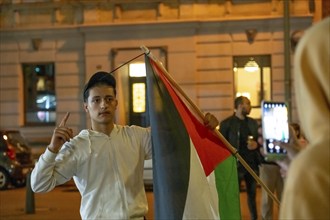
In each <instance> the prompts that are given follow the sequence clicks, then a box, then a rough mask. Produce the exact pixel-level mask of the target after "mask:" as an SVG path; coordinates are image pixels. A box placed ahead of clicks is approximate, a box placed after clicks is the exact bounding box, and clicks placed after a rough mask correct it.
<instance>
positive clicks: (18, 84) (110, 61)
mask: <svg viewBox="0 0 330 220" xmlns="http://www.w3.org/2000/svg"><path fill="white" fill-rule="evenodd" d="M0 4H1V11H0V13H1V14H0V19H1V20H0V22H1V23H0V25H1V32H0V128H1V129H18V130H20V131H21V132H22V134H23V135H24V136H26V137H27V139H28V140H29V141H30V142H31V143H34V144H44V143H47V142H48V141H49V138H50V136H51V134H52V131H53V128H54V126H55V124H58V123H59V121H60V119H61V118H62V117H63V116H64V114H65V113H66V112H68V111H69V112H71V116H70V118H69V121H68V126H70V127H72V128H73V130H74V132H75V133H76V132H78V131H79V130H80V129H83V128H86V127H88V126H89V124H88V123H89V122H88V121H89V120H88V119H87V118H86V114H85V112H84V110H83V107H82V106H83V104H82V89H83V86H84V84H85V82H86V81H87V80H88V78H89V77H90V76H91V75H92V74H93V73H95V72H96V71H100V70H103V71H111V70H113V69H115V68H116V67H118V66H120V65H121V64H122V63H125V62H126V61H128V60H130V59H132V58H133V57H135V56H137V55H139V54H141V53H142V50H140V46H141V45H145V46H147V47H148V48H151V51H152V52H153V53H154V54H155V55H156V56H158V57H159V58H160V59H161V60H162V61H163V62H164V65H165V66H166V68H167V70H168V72H169V73H170V74H171V75H172V76H173V78H174V79H175V80H176V81H177V83H178V84H179V85H180V87H181V88H182V89H183V90H184V91H185V92H186V93H187V95H188V96H189V97H190V98H191V99H192V100H193V102H194V103H195V104H196V105H197V106H198V107H200V109H201V110H202V111H203V112H211V113H213V114H215V115H216V116H217V117H218V119H219V120H222V119H224V118H225V117H227V116H229V115H231V114H232V112H233V101H234V98H235V96H236V93H237V91H236V87H235V83H236V81H235V74H234V71H233V68H234V67H235V63H234V59H233V58H234V57H241V56H242V57H244V56H252V57H253V56H264V55H266V56H269V57H270V66H269V67H270V70H271V76H270V80H271V85H270V87H269V88H270V89H271V91H268V92H269V94H270V98H271V99H272V100H275V101H288V100H289V101H290V102H291V100H294V94H293V92H291V87H290V88H289V90H290V91H288V88H286V85H287V84H288V83H289V85H290V84H291V81H292V80H294V79H292V77H291V74H290V72H291V71H290V69H291V63H290V60H291V58H292V56H293V55H292V53H291V52H290V51H288V47H289V46H290V45H289V44H288V41H289V40H290V39H289V38H288V35H289V37H290V35H291V33H293V32H294V31H301V30H305V29H306V28H308V27H310V26H311V25H312V24H313V22H315V21H317V20H320V19H321V17H322V15H321V14H322V1H309V0H300V1H294V0H292V1H288V3H286V2H285V1H281V0H218V1H216V0H165V1H156V0H138V1H133V0H108V1H101V0H84V1H70V0H48V1H47V0H12V1H8V0H7V1H6V0H2V1H0ZM286 13H287V14H286ZM288 52H289V53H288ZM288 56H289V58H288ZM137 61H143V57H140V58H138V59H137ZM286 62H287V63H286ZM37 64H41V65H44V64H50V65H52V68H53V75H52V77H53V78H52V79H53V84H52V85H53V87H52V88H53V92H54V95H55V96H56V101H55V104H54V105H56V108H55V109H53V110H54V112H55V116H54V121H53V123H41V124H40V123H39V124H38V123H36V124H34V123H29V120H28V119H29V114H27V111H28V108H29V105H28V104H29V103H28V102H29V99H28V98H27V97H28V96H29V95H31V94H30V92H31V91H30V90H29V89H27V86H26V84H27V81H29V80H30V81H31V79H29V76H28V75H24V71H25V69H24V65H27V66H28V67H31V66H33V65H37ZM286 65H289V68H287V67H286ZM126 70H127V68H126V67H124V68H121V69H120V70H118V71H116V72H114V74H115V76H116V78H117V80H118V82H119V83H118V91H119V97H118V98H119V102H120V103H121V104H120V106H119V107H118V108H119V109H118V112H117V116H116V117H117V118H116V122H117V123H129V114H130V113H129V112H128V111H127V106H128V105H130V103H128V102H129V99H126V98H125V97H126V95H125V94H127V91H128V90H129V88H128V78H129V76H128V75H127V71H126ZM40 83H41V84H40V85H41V86H42V85H43V84H44V81H42V82H40ZM36 84H37V85H38V82H37V83H36ZM251 86H254V85H251ZM256 89H257V88H256ZM288 93H289V95H288ZM256 109H257V108H256ZM290 111H291V114H292V117H291V120H292V121H298V117H297V115H296V110H295V104H294V101H292V108H291V110H290ZM38 116H39V115H38ZM43 117H44V116H43ZM255 117H256V118H258V117H260V114H259V116H258V112H256V113H255Z"/></svg>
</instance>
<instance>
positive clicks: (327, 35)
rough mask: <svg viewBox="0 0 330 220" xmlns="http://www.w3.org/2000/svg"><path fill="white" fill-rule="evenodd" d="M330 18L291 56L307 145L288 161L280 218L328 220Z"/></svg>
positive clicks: (313, 29)
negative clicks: (289, 162) (293, 62)
mask: <svg viewBox="0 0 330 220" xmlns="http://www.w3.org/2000/svg"><path fill="white" fill-rule="evenodd" d="M329 51H330V17H328V18H327V19H325V20H323V21H321V22H319V23H317V24H315V25H314V26H313V27H311V28H310V29H309V30H307V31H306V32H305V33H304V36H303V38H302V39H301V40H300V41H299V43H298V47H297V51H296V54H295V65H294V69H295V71H294V82H295V94H296V96H297V97H296V104H297V109H298V114H299V118H300V123H301V127H302V129H303V130H304V131H305V134H306V137H307V140H308V142H309V144H308V145H307V146H306V148H305V149H304V150H302V152H301V153H299V154H298V156H297V157H296V158H295V159H294V160H293V161H292V163H291V165H290V168H289V171H288V176H287V182H286V183H285V187H284V193H283V198H282V202H281V207H280V219H329V217H330V202H329V201H330V169H329V166H330V154H329V151H330V138H329V137H330V129H329V127H330V118H329V117H330V110H329V108H330V77H329V75H330V68H329V62H330V52H329Z"/></svg>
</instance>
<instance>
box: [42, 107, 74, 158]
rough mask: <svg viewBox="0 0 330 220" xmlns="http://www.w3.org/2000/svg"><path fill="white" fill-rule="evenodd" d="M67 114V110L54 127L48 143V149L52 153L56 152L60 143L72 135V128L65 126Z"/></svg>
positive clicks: (68, 139)
mask: <svg viewBox="0 0 330 220" xmlns="http://www.w3.org/2000/svg"><path fill="white" fill-rule="evenodd" d="M69 116H70V113H69V112H67V113H66V115H65V116H64V118H63V119H62V121H61V123H60V124H59V126H58V127H56V128H55V129H54V132H53V136H52V139H51V141H50V144H49V145H48V149H49V150H50V151H51V152H53V153H58V151H59V150H60V148H61V147H62V145H63V144H64V143H65V142H67V141H70V138H72V137H73V131H72V129H71V128H68V127H66V126H65V125H66V121H67V120H68V118H69Z"/></svg>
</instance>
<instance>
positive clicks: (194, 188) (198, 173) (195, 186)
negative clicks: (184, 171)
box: [178, 139, 220, 220]
mask: <svg viewBox="0 0 330 220" xmlns="http://www.w3.org/2000/svg"><path fill="white" fill-rule="evenodd" d="M178 187H179V186H178ZM218 203H219V201H218V193H217V189H216V184H215V177H214V172H213V173H212V174H210V175H209V177H206V176H205V172H204V170H203V168H202V164H201V162H200V159H199V157H198V154H197V151H196V149H195V146H194V144H193V143H192V141H191V139H190V176H189V185H188V192H187V200H186V205H185V210H184V214H183V219H190V220H191V219H220V217H219V206H218Z"/></svg>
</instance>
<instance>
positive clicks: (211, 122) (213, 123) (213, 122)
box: [204, 112, 219, 130]
mask: <svg viewBox="0 0 330 220" xmlns="http://www.w3.org/2000/svg"><path fill="white" fill-rule="evenodd" d="M204 125H206V127H208V128H210V129H212V130H214V129H215V128H216V127H217V126H218V125H219V121H218V119H217V118H216V117H215V116H214V115H212V114H211V113H209V112H208V113H206V114H205V117H204Z"/></svg>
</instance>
